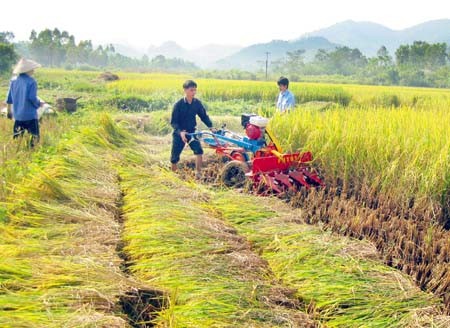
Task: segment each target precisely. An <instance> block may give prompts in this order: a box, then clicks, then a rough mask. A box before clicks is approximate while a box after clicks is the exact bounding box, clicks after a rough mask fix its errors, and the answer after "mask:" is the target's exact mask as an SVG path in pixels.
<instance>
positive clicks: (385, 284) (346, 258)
mask: <svg viewBox="0 0 450 328" xmlns="http://www.w3.org/2000/svg"><path fill="white" fill-rule="evenodd" d="M207 207H209V208H210V210H211V211H213V212H216V213H220V215H221V216H222V217H223V218H224V219H225V220H226V221H227V222H229V223H230V224H232V225H233V226H234V227H236V229H237V230H238V232H239V233H242V234H243V235H244V236H246V237H247V238H248V239H249V240H250V241H251V242H252V243H254V245H255V247H256V248H257V249H258V250H259V251H260V252H261V253H262V257H263V258H264V259H265V260H267V261H268V263H269V265H270V267H271V269H272V271H273V272H274V274H275V275H276V277H277V278H278V279H280V280H281V281H283V283H284V284H285V285H286V286H288V287H290V288H294V289H295V290H296V291H297V293H296V295H297V297H299V298H300V299H302V300H303V302H304V303H305V304H309V310H310V311H311V312H313V313H316V314H317V318H319V320H320V321H321V322H322V323H324V324H325V325H326V326H327V327H361V326H364V327H409V326H412V325H413V323H414V322H415V321H416V320H418V319H417V313H420V312H421V309H425V310H426V309H427V308H428V307H429V306H431V305H432V304H437V303H438V300H437V299H436V298H433V297H432V296H431V295H430V294H426V293H422V292H420V291H419V289H418V288H417V287H415V286H414V283H413V282H412V280H411V279H410V278H407V276H406V275H404V274H401V273H400V272H399V271H397V270H395V269H392V268H388V267H386V266H385V265H382V264H380V261H379V259H378V258H377V253H376V250H375V249H374V248H373V246H371V245H370V244H368V243H365V242H361V241H356V240H351V239H346V238H342V237H338V236H335V235H332V234H331V233H327V232H325V233H324V232H323V231H322V230H321V229H320V228H318V227H314V226H309V225H305V224H301V223H300V222H301V218H300V216H299V217H296V215H295V214H293V213H292V211H291V210H290V209H288V208H286V207H284V206H280V205H275V208H276V209H277V211H276V212H275V211H274V204H273V201H272V202H267V201H265V200H263V199H256V200H255V198H254V197H251V196H243V195H239V194H238V195H237V194H236V193H235V192H230V191H227V192H223V193H218V194H216V195H215V197H214V199H213V200H212V201H210V202H209V204H207ZM419 320H420V319H419ZM426 320H428V319H426ZM431 322H432V321H430V322H429V323H431ZM422 324H426V322H422Z"/></svg>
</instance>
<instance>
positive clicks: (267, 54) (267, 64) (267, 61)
mask: <svg viewBox="0 0 450 328" xmlns="http://www.w3.org/2000/svg"><path fill="white" fill-rule="evenodd" d="M269 55H270V52H268V51H267V52H266V81H267V70H268V68H269Z"/></svg>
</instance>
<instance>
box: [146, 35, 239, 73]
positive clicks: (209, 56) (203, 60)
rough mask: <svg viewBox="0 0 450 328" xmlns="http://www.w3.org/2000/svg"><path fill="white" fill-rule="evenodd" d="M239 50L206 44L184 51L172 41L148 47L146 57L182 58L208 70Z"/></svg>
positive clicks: (226, 46)
mask: <svg viewBox="0 0 450 328" xmlns="http://www.w3.org/2000/svg"><path fill="white" fill-rule="evenodd" d="M240 49H241V48H240V47H238V46H229V45H218V44H208V45H204V46H202V47H198V48H194V49H192V50H188V49H185V48H183V47H181V46H180V45H178V44H177V43H176V42H174V41H168V42H164V43H163V44H161V45H160V46H150V47H149V48H148V50H147V55H148V56H149V57H150V58H153V57H155V56H157V55H163V56H165V57H170V58H174V57H176V58H182V59H185V60H188V61H191V62H194V63H195V64H197V65H198V66H200V67H203V68H209V67H211V65H212V64H213V63H215V62H216V61H217V60H219V59H221V58H223V57H225V56H229V55H231V54H232V53H235V52H236V51H239V50H240Z"/></svg>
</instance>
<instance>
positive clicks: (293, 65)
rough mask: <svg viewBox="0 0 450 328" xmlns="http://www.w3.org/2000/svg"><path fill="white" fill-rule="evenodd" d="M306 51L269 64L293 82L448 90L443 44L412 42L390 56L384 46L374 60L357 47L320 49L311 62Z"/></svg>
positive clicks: (448, 62)
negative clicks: (330, 80) (306, 79)
mask: <svg viewBox="0 0 450 328" xmlns="http://www.w3.org/2000/svg"><path fill="white" fill-rule="evenodd" d="M304 54H305V51H304V50H302V49H299V50H297V51H293V52H288V53H287V54H286V57H285V58H284V59H282V60H278V61H275V62H273V63H272V71H273V73H277V74H281V75H283V74H285V75H289V76H291V77H292V79H293V80H301V79H302V76H305V75H307V76H319V75H320V76H330V75H336V76H341V77H342V79H343V80H345V79H349V80H352V81H357V82H360V83H367V84H379V85H407V86H422V87H424V86H426V87H450V50H449V48H448V46H447V44H446V43H434V44H433V43H427V42H424V41H415V42H414V43H413V44H410V45H401V46H400V47H399V48H398V49H397V50H396V51H395V54H394V57H392V56H391V55H390V54H389V51H388V50H387V48H386V47H385V46H382V47H380V49H379V50H378V52H377V54H376V55H375V56H374V57H369V58H368V57H366V56H364V55H363V54H362V52H361V51H360V50H359V49H357V48H354V49H352V48H349V47H345V46H344V47H337V48H336V49H334V50H331V51H326V50H319V51H317V53H316V54H315V56H314V59H313V60H312V61H310V62H306V61H305V57H304Z"/></svg>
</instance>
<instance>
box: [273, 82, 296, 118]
mask: <svg viewBox="0 0 450 328" xmlns="http://www.w3.org/2000/svg"><path fill="white" fill-rule="evenodd" d="M277 84H278V88H279V89H280V94H279V95H278V101H277V109H278V111H279V112H280V113H284V112H288V111H289V110H291V109H293V108H294V106H295V97H294V95H293V94H292V92H290V91H289V80H288V79H287V78H286V77H283V76H282V77H280V78H279V79H278V81H277Z"/></svg>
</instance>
